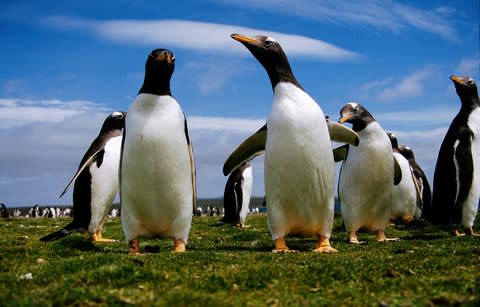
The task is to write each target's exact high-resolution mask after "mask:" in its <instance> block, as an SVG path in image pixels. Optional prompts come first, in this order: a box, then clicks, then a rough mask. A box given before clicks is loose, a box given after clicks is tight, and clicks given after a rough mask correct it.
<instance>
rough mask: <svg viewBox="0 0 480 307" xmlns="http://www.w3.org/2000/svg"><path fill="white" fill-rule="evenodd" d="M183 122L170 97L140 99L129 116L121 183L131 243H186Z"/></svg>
mask: <svg viewBox="0 0 480 307" xmlns="http://www.w3.org/2000/svg"><path fill="white" fill-rule="evenodd" d="M184 121H185V118H184V115H183V113H182V110H181V108H180V106H179V105H178V103H177V102H176V101H175V100H174V99H173V98H172V97H171V96H157V95H151V94H140V95H139V96H138V97H137V99H136V101H135V102H134V103H133V104H132V106H131V108H130V110H129V113H128V116H127V118H126V124H125V129H126V130H125V131H126V134H125V143H124V148H123V156H122V166H121V182H120V185H121V188H120V195H121V196H120V197H121V203H122V214H121V217H122V227H123V230H124V233H125V237H126V239H127V240H128V241H130V240H131V239H133V238H137V237H139V236H140V237H153V236H162V237H171V238H174V239H183V241H184V242H185V244H186V243H187V240H188V234H189V231H190V226H191V220H192V210H193V207H192V206H193V187H192V175H191V165H190V158H189V149H188V143H187V138H186V135H185V122H184Z"/></svg>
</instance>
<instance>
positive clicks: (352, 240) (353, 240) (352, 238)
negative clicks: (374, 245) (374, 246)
mask: <svg viewBox="0 0 480 307" xmlns="http://www.w3.org/2000/svg"><path fill="white" fill-rule="evenodd" d="M348 237H349V242H350V243H352V244H364V243H365V242H364V241H358V235H357V232H356V231H350V232H349V233H348Z"/></svg>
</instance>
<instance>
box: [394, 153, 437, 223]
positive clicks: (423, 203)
mask: <svg viewBox="0 0 480 307" xmlns="http://www.w3.org/2000/svg"><path fill="white" fill-rule="evenodd" d="M398 151H399V152H400V153H401V154H402V156H404V157H405V158H406V159H407V160H408V162H409V163H410V167H411V168H412V170H413V174H414V176H415V182H416V185H417V186H418V189H419V190H420V195H421V198H420V200H419V203H417V209H416V211H415V217H416V218H419V217H421V216H423V217H424V216H425V212H426V210H428V209H429V208H430V204H431V203H432V190H431V189H430V184H429V182H428V179H427V176H426V175H425V172H424V171H423V170H422V168H421V167H420V165H419V164H418V163H417V161H416V160H415V155H414V153H413V150H412V149H411V148H410V147H408V146H405V145H399V146H398Z"/></svg>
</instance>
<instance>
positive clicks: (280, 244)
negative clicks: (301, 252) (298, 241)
mask: <svg viewBox="0 0 480 307" xmlns="http://www.w3.org/2000/svg"><path fill="white" fill-rule="evenodd" d="M295 252H296V251H295V250H293V249H290V248H288V246H287V244H286V243H285V238H284V237H281V238H278V239H275V249H274V250H272V253H295Z"/></svg>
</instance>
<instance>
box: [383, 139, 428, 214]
mask: <svg viewBox="0 0 480 307" xmlns="http://www.w3.org/2000/svg"><path fill="white" fill-rule="evenodd" d="M387 135H388V137H389V138H390V142H391V144H392V150H393V158H394V159H395V160H396V162H397V163H398V165H399V166H400V171H401V173H402V178H401V180H400V182H399V183H398V184H397V185H395V186H394V187H393V191H392V202H391V205H390V211H391V216H390V219H391V220H392V221H396V220H401V221H404V222H407V223H408V222H411V221H412V220H413V219H414V217H415V212H416V209H417V205H419V201H420V199H421V194H420V190H419V188H418V185H417V183H416V181H415V175H414V174H413V169H412V167H411V166H410V163H409V162H408V160H407V159H406V158H405V157H404V156H403V155H402V154H401V153H400V151H399V148H398V147H399V146H398V140H397V137H396V136H395V135H394V134H393V133H387Z"/></svg>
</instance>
